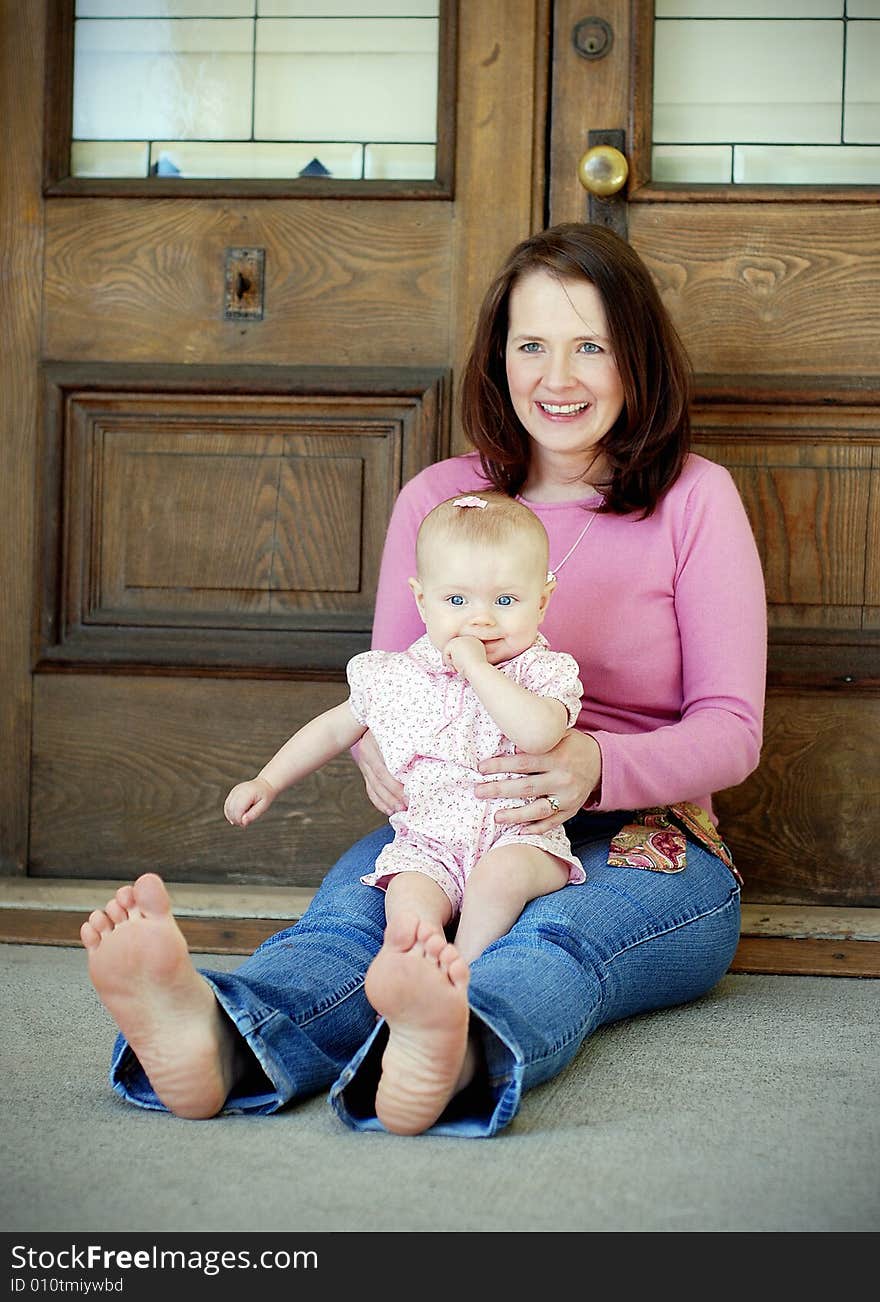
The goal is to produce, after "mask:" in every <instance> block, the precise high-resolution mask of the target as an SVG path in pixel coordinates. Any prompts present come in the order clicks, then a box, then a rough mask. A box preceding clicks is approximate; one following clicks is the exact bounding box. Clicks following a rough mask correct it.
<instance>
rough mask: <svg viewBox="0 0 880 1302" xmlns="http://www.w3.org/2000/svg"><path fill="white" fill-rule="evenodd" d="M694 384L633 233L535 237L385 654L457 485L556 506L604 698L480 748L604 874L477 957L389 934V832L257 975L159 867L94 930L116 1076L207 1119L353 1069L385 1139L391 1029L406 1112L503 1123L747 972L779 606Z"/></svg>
mask: <svg viewBox="0 0 880 1302" xmlns="http://www.w3.org/2000/svg"><path fill="white" fill-rule="evenodd" d="M688 404H689V371H688V365H687V360H686V357H685V355H684V352H683V349H682V346H681V344H680V342H679V340H678V338H677V336H676V333H675V331H674V329H673V327H672V324H671V322H670V321H669V318H668V316H667V314H666V311H665V309H664V308H663V306H662V303H661V302H660V299H659V296H658V294H657V292H656V289H655V287H654V285H653V282H652V280H651V277H650V275H649V273H648V271H647V269H646V268H645V266H644V264H643V263H642V262H641V260H640V259H639V258H638V256H637V255H636V254H635V253H634V251H633V250H632V249H631V248H630V247H629V246H628V245H627V244H626V243H625V242H623V241H622V240H620V239H619V238H617V237H616V236H615V235H613V234H612V233H611V232H609V231H607V230H605V229H604V228H602V227H598V226H588V225H580V224H570V225H564V226H559V227H555V228H552V229H550V230H548V231H545V232H542V233H540V234H538V235H535V236H533V237H532V238H531V239H529V240H526V241H524V242H523V243H522V244H520V245H518V246H517V247H516V248H515V249H514V250H513V252H512V253H511V255H510V256H509V258H508V259H507V262H506V263H505V265H504V267H503V268H502V270H501V272H500V274H499V276H498V277H497V279H496V280H495V282H494V283H493V284H492V286H491V287H490V289H489V291H488V293H487V295H486V298H485V301H484V304H483V308H482V310H481V313H480V316H479V320H478V323H477V328H476V335H475V340H474V344H473V348H472V351H471V355H470V358H469V361H468V364H467V367H466V370H465V374H464V377H463V389H462V423H463V427H464V430H465V432H466V433H467V435H468V437H469V439H470V441H471V443H472V444H473V446H474V448H475V451H474V452H473V453H471V454H468V455H467V456H464V457H455V458H451V459H449V460H447V461H444V462H441V463H438V464H437V465H434V466H431V467H429V468H428V469H426V470H424V471H423V472H421V474H419V475H417V476H416V477H415V478H414V479H413V480H411V481H410V482H409V483H408V484H407V485H406V486H405V487H404V488H403V490H402V491H401V493H400V495H399V498H398V501H397V503H396V505H395V509H394V512H393V516H392V520H391V523H390V525H389V530H388V536H387V539H386V545H385V554H384V559H383V565H382V572H381V576H380V582H379V589H378V594H377V603H376V619H375V624H374V634H373V645H374V647H378V648H381V649H386V650H402V649H403V648H405V647H406V646H408V645H409V644H410V643H411V642H412V641H413V640H414V639H415V638H416V637H417V636H418V635H419V633H420V632H421V628H420V624H419V620H418V612H417V611H416V609H415V607H414V606H413V604H412V602H411V598H410V595H409V590H408V587H407V579H408V578H409V577H410V576H411V575H412V574H414V573H415V536H416V531H417V529H418V525H419V523H420V521H421V520H422V518H423V517H424V516H425V515H426V514H427V512H428V511H429V510H430V509H431V508H432V507H433V506H435V505H436V504H437V503H438V502H440V501H442V500H444V499H446V498H448V497H451V496H454V495H455V494H458V493H467V492H473V491H475V490H479V489H481V488H482V489H486V488H487V487H490V488H495V489H497V490H500V491H502V492H504V493H506V494H508V495H509V496H518V497H520V498H521V499H522V500H523V501H525V502H526V504H527V505H528V506H529V507H530V508H531V509H532V510H533V511H534V512H535V513H536V514H537V515H538V516H539V518H540V519H541V520H542V521H543V523H544V525H545V527H546V529H547V532H548V535H549V538H550V567H551V571H552V573H553V574H554V576H555V578H556V580H557V589H556V595H555V597H554V600H553V602H552V603H551V606H550V607H549V609H548V612H547V616H546V619H545V623H544V626H543V628H544V632H545V634H546V636H547V638H548V640H549V643H550V645H551V646H552V647H553V648H555V649H556V650H561V651H566V652H568V653H570V654H571V655H573V656H574V657H575V659H576V660H577V661H578V664H579V666H580V676H581V681H582V682H583V685H584V700H583V708H582V710H581V714H580V718H579V720H578V725H577V728H575V729H572V730H570V731H569V732H567V733H566V735H565V736H564V737H563V739H562V741H560V742H559V743H558V745H556V746H555V747H554V748H553V750H551V751H549V752H548V753H547V754H544V755H529V754H518V755H516V756H514V757H512V758H511V757H510V756H506V757H499V758H497V759H494V760H489V761H485V762H484V763H483V764H482V765H481V768H482V770H483V772H484V774H485V775H486V776H487V778H488V779H489V780H488V781H487V782H486V783H485V784H478V785H477V786H476V792H477V795H479V796H483V797H486V798H490V797H497V796H505V797H507V796H509V797H515V798H518V799H519V800H520V801H522V802H523V803H522V804H521V805H520V806H518V807H515V808H508V809H505V810H502V811H500V812H499V813H498V814H497V815H496V819H497V820H498V821H499V822H510V823H523V824H528V825H529V826H530V828H531V830H532V831H534V832H535V833H540V832H543V831H545V830H548V829H551V828H554V827H556V826H558V825H559V824H560V823H561V822H563V821H564V822H565V823H566V831H567V833H568V836H569V839H570V841H571V845H572V849H573V852H574V853H575V854H576V855H577V856H578V858H579V859H580V860H581V862H582V863H583V866H584V868H585V870H586V877H587V880H586V883H585V884H584V885H582V886H579V887H565V888H563V889H562V890H560V891H557V892H555V893H554V894H552V895H549V896H544V897H542V898H540V899H536V900H533V901H532V902H531V903H530V904H528V905H527V907H526V908H525V909H524V910H523V913H522V915H521V916H520V918H519V920H518V921H517V922H516V923H515V924H514V926H513V927H512V928H511V929H510V931H509V932H508V933H507V934H506V935H504V936H503V937H501V938H500V939H499V940H498V941H496V942H495V943H494V944H492V945H490V946H489V948H488V949H487V950H486V951H485V952H484V953H483V954H482V955H481V956H480V957H479V958H478V959H477V960H476V961H475V962H474V963H473V965H472V967H471V968H470V971H469V974H468V973H463V972H462V963H461V960H460V958H458V957H457V955H456V953H455V949H454V945H450V944H446V943H445V942H443V941H442V939H438V938H437V937H430V936H426V935H425V934H423V933H420V932H419V930H418V929H417V928H415V927H410V928H409V929H408V928H407V926H406V925H401V926H398V927H396V928H394V929H389V932H388V933H387V934H386V935H385V937H384V943H383V900H382V896H381V894H380V893H379V892H377V891H371V890H369V888H366V887H364V886H362V885H361V883H360V878H361V877H362V876H365V875H367V874H368V873H369V872H370V871H371V869H372V866H373V864H374V861H375V859H376V856H377V855H378V853H379V852H380V850H381V849H382V847H383V846H384V845H385V843H386V842H387V841H388V840H389V839H390V835H391V833H390V830H389V829H387V828H382V829H380V830H379V831H377V832H375V833H373V834H372V835H371V836H368V837H366V838H365V839H364V840H363V841H361V842H360V843H359V844H357V845H356V846H354V847H353V848H352V849H351V850H350V851H349V852H348V853H347V854H346V855H345V856H344V857H343V858H342V859H341V860H340V862H339V863H338V864H337V865H336V866H335V867H334V868H333V869H332V870H331V871H330V873H329V874H328V876H327V878H326V879H325V881H324V883H323V884H322V886H321V888H320V890H319V891H318V893H317V895H316V897H315V900H314V902H313V903H312V905H311V906H310V908H309V909H308V911H307V912H306V914H305V915H304V917H303V918H302V919H301V920H300V922H299V923H298V924H297V925H296V926H295V927H294V928H291V929H289V930H287V931H284V932H281V933H280V934H279V935H277V936H274V937H272V938H271V939H270V940H269V941H268V942H267V943H266V944H265V945H264V946H262V947H261V949H259V950H258V951H257V952H256V954H254V955H253V956H252V957H251V958H250V959H248V960H247V961H246V962H245V963H244V964H243V965H242V966H241V967H240V968H239V969H237V971H235V972H232V973H205V974H202V975H199V974H197V973H196V972H195V971H194V969H193V968H192V966H191V964H190V961H189V957H188V955H187V953H186V946H185V943H184V942H183V938H182V936H180V933H179V932H178V931H177V929H176V926H175V924H174V922H173V919H172V917H171V914H170V911H169V906H168V899H167V895H166V894H165V891H164V887H163V886H162V884H161V882H160V881H159V879H158V878H156V877H154V876H151V875H148V876H147V877H145V878H142V879H140V881H139V882H138V883H136V884H135V886H134V887H123V888H121V890H120V891H119V892H117V895H116V897H115V898H114V899H113V900H111V901H110V903H109V904H108V905H107V907H106V909H105V910H103V911H98V912H96V913H94V914H92V916H91V918H90V919H89V922H88V923H86V924H85V926H84V928H83V933H82V934H83V940H84V943H85V945H86V947H87V949H88V952H89V961H90V969H91V973H92V979H93V981H94V982H95V985H96V988H97V989H98V992H99V994H100V995H101V998H102V1000H103V1001H104V1003H105V1005H106V1006H107V1007H108V1009H109V1010H110V1012H111V1013H112V1014H113V1016H114V1017H115V1018H116V1020H117V1022H118V1024H119V1025H120V1027H121V1029H122V1032H123V1033H124V1036H125V1038H122V1037H120V1039H119V1040H118V1042H117V1047H116V1051H115V1054H114V1061H113V1066H112V1068H111V1080H112V1081H113V1084H114V1087H115V1088H116V1089H117V1090H118V1091H119V1092H120V1093H121V1094H122V1095H123V1097H125V1098H127V1099H129V1100H130V1101H131V1102H134V1103H137V1104H139V1105H140V1106H144V1107H163V1106H165V1107H167V1108H169V1109H170V1110H171V1111H174V1112H176V1113H178V1114H179V1115H182V1116H200V1117H204V1116H211V1115H214V1114H215V1113H217V1112H219V1111H221V1110H224V1109H225V1110H228V1111H248V1112H272V1111H275V1110H276V1109H278V1108H279V1107H282V1106H283V1105H285V1104H286V1103H288V1102H290V1101H292V1100H293V1099H295V1098H300V1097H303V1096H305V1095H308V1094H312V1093H314V1092H315V1091H317V1090H321V1089H325V1088H327V1087H328V1086H330V1085H332V1089H331V1095H330V1097H331V1101H332V1103H333V1106H334V1108H335V1109H336V1111H337V1113H338V1114H339V1115H340V1116H341V1117H342V1118H343V1119H344V1120H345V1121H346V1122H347V1123H348V1124H350V1125H352V1126H354V1127H357V1128H362V1129H377V1128H380V1123H379V1122H378V1120H377V1118H376V1115H375V1095H376V1084H377V1080H378V1078H379V1073H380V1069H381V1060H382V1055H383V1053H384V1049H385V1045H386V1042H387V1040H388V1036H389V1028H390V1034H391V1037H392V1038H394V1037H396V1043H397V1052H396V1054H395V1066H394V1070H395V1072H396V1074H397V1079H396V1080H393V1081H388V1080H387V1078H386V1079H385V1080H384V1087H385V1092H386V1098H387V1097H388V1095H389V1093H390V1094H392V1095H393V1094H394V1091H395V1090H396V1091H397V1093H398V1095H399V1100H398V1101H399V1107H398V1109H397V1112H398V1115H399V1116H400V1117H401V1119H402V1120H401V1124H400V1125H399V1126H397V1127H396V1128H397V1129H399V1130H400V1131H402V1132H404V1133H418V1132H422V1131H425V1130H430V1131H431V1132H432V1133H441V1134H457V1135H474V1136H478V1135H491V1134H494V1133H496V1132H497V1131H498V1130H499V1129H501V1128H502V1127H504V1126H506V1125H507V1124H508V1123H509V1122H510V1120H511V1119H512V1117H513V1116H514V1115H515V1114H516V1111H517V1109H518V1107H519V1104H520V1100H521V1097H522V1093H523V1091H524V1090H527V1089H529V1088H531V1087H532V1086H534V1085H537V1084H539V1083H540V1082H541V1081H544V1080H547V1079H548V1078H549V1077H551V1076H553V1075H555V1074H556V1073H557V1072H558V1071H560V1070H561V1069H562V1068H563V1067H564V1066H565V1065H566V1064H567V1063H568V1062H570V1060H571V1059H572V1058H573V1056H574V1055H575V1053H576V1052H577V1050H578V1048H579V1047H580V1045H581V1044H582V1043H583V1041H584V1039H585V1038H586V1037H587V1036H588V1035H589V1034H590V1033H591V1031H593V1030H594V1029H595V1028H596V1027H598V1026H600V1025H603V1024H604V1023H607V1022H610V1021H614V1020H617V1019H619V1018H622V1017H627V1016H630V1015H632V1014H634V1013H639V1012H644V1011H647V1010H648V1009H653V1008H659V1007H662V1006H666V1005H673V1004H677V1003H681V1002H683V1001H685V1000H690V999H694V998H696V997H697V996H699V995H701V994H703V993H704V992H705V991H707V990H708V989H709V988H710V987H711V986H712V985H714V984H715V982H716V981H718V979H719V978H720V977H721V976H722V975H723V974H724V972H725V971H726V970H727V967H728V965H729V963H730V960H731V957H732V955H733V953H734V950H735V948H736V944H737V939H738V933H739V884H738V879H737V875H736V872H735V869H733V867H732V863H731V861H730V858H729V854H728V852H727V850H726V847H725V846H724V844H723V842H722V841H721V839H720V837H719V836H718V835H717V833H716V832H715V828H714V815H713V811H712V793H713V792H714V791H718V790H721V789H723V788H725V787H729V786H733V785H735V784H737V783H739V782H741V781H742V780H743V779H744V778H745V777H746V776H747V775H748V774H749V773H750V772H751V771H752V770H753V769H754V768H755V766H756V765H757V762H758V757H759V752H760V745H761V720H762V713H763V691H764V676H765V648H766V623H765V602H764V589H763V581H762V575H761V568H760V563H759V560H758V556H757V552H756V549H755V545H754V540H753V537H752V534H751V531H750V529H749V525H748V521H747V519H746V515H745V512H744V510H743V507H742V503H741V501H740V499H739V496H738V494H737V492H736V489H735V487H734V484H733V481H732V480H731V478H730V476H729V474H728V473H727V471H726V470H724V469H723V468H721V467H719V466H716V465H714V464H713V463H711V462H708V461H706V460H704V459H702V458H700V457H696V456H693V455H691V454H690V453H689V414H688ZM358 763H359V765H360V768H361V770H362V772H363V774H364V778H365V782H366V786H367V791H368V794H369V796H370V798H371V800H372V801H373V803H374V804H375V805H376V807H377V808H379V809H381V810H382V811H383V812H385V813H387V814H391V813H392V812H394V811H395V810H396V809H399V808H401V807H402V804H403V788H402V787H401V786H400V784H399V783H397V782H395V781H394V779H393V778H392V777H391V775H390V774H389V773H388V770H387V769H386V767H385V765H384V763H383V761H382V757H381V755H380V753H379V751H378V748H377V747H376V745H375V743H374V742H373V741H372V738H371V736H370V734H369V733H368V734H367V735H366V736H365V738H364V740H363V741H362V743H361V746H360V751H359V755H358ZM499 772H504V773H506V774H507V775H508V776H506V777H505V778H503V779H493V778H492V776H491V775H493V774H496V773H499ZM368 969H369V972H370V979H369V999H368V998H367V997H366V995H365V993H364V981H365V976H366V974H367V971H368ZM376 1013H379V1015H380V1017H379V1019H378V1020H377V1017H376ZM130 1046H131V1047H130ZM135 1054H137V1056H135ZM402 1063H406V1064H407V1065H406V1069H404V1067H403V1066H402V1065H401V1064H402ZM386 1066H387V1064H386ZM386 1077H387V1073H386ZM438 1082H439V1084H438ZM386 1111H387V1109H386Z"/></svg>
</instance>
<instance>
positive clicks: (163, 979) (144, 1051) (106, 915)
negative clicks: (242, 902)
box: [80, 873, 236, 1118]
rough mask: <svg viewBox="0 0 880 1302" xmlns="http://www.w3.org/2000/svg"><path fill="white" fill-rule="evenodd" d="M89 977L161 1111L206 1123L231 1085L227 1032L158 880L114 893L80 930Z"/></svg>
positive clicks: (231, 1046)
mask: <svg viewBox="0 0 880 1302" xmlns="http://www.w3.org/2000/svg"><path fill="white" fill-rule="evenodd" d="M80 936H81V938H82V942H83V944H84V945H85V947H86V950H87V951H88V960H89V975H90V977H91V979H92V984H93V985H94V987H95V989H96V990H97V992H98V995H99V996H100V999H101V1002H102V1003H103V1005H104V1007H105V1008H106V1009H107V1011H108V1012H109V1013H110V1015H111V1017H112V1018H113V1019H114V1021H115V1022H116V1023H117V1025H118V1026H119V1029H120V1030H121V1031H122V1034H123V1035H124V1036H125V1038H126V1039H127V1040H128V1042H129V1044H130V1045H131V1048H132V1050H133V1051H134V1053H135V1054H136V1055H137V1057H138V1059H139V1061H140V1064H141V1066H142V1067H143V1069H144V1071H145V1072H146V1074H147V1076H148V1077H149V1080H150V1083H151V1085H152V1086H153V1089H154V1090H155V1091H156V1093H157V1094H158V1096H159V1098H160V1099H161V1100H162V1102H163V1103H164V1104H165V1106H166V1107H167V1108H168V1109H169V1110H170V1111H171V1112H174V1113H176V1114H177V1115H178V1116H180V1117H190V1118H200V1117H213V1116H215V1115H216V1113H218V1112H219V1111H220V1109H221V1108H222V1107H223V1104H224V1103H225V1101H226V1096H227V1094H228V1093H229V1090H230V1089H231V1087H232V1084H233V1083H234V1065H235V1061H236V1047H235V1041H236V1036H235V1032H234V1031H233V1029H232V1026H231V1024H230V1023H229V1022H227V1020H226V1016H225V1014H224V1013H223V1011H222V1009H221V1008H220V1006H219V1004H218V1003H217V1001H216V999H215V998H214V993H213V991H212V990H211V987H210V986H209V985H208V983H207V982H206V981H205V980H204V979H203V978H202V977H201V976H199V974H198V973H197V972H196V970H195V968H194V967H193V965H192V962H191V961H190V956H189V950H188V948H187V944H186V941H185V939H184V937H183V934H182V932H181V931H180V928H179V927H178V925H177V923H176V922H175V920H174V916H173V914H172V913H171V901H170V899H169V898H168V892H167V891H166V889H165V885H164V883H163V881H162V879H161V878H160V877H157V876H156V874H155V873H146V874H145V875H144V876H143V877H139V878H138V880H137V881H136V882H135V883H134V885H133V886H121V887H120V888H119V890H118V891H117V892H116V895H115V897H114V898H113V899H112V900H110V901H109V903H108V904H107V907H106V908H105V909H103V910H96V911H95V912H94V913H92V914H91V916H90V917H89V920H88V922H85V923H83V925H82V927H81V928H80Z"/></svg>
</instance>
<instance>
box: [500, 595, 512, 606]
mask: <svg viewBox="0 0 880 1302" xmlns="http://www.w3.org/2000/svg"><path fill="white" fill-rule="evenodd" d="M498 605H499V606H512V605H513V597H508V596H503V597H499V598H498Z"/></svg>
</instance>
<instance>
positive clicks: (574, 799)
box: [474, 729, 602, 832]
mask: <svg viewBox="0 0 880 1302" xmlns="http://www.w3.org/2000/svg"><path fill="white" fill-rule="evenodd" d="M480 772H481V773H521V774H522V775H523V776H522V777H516V778H504V779H502V780H501V781H498V782H481V783H479V784H478V785H477V786H476V787H474V793H475V794H476V795H477V796H479V797H480V798H481V799H487V800H492V799H494V798H495V797H496V796H510V797H514V798H515V799H518V800H523V801H525V802H526V803H525V804H523V805H522V806H519V807H516V808H512V809H499V810H497V811H496V813H495V822H496V823H500V824H505V823H508V824H509V823H527V824H528V826H529V831H530V832H547V831H549V830H550V828H552V827H558V826H559V824H560V823H563V822H565V820H566V819H567V818H572V817H573V816H574V815H575V814H576V813H577V812H578V810H579V809H582V808H583V805H584V802H585V801H586V800H588V799H589V797H590V796H591V795H592V793H593V792H594V791H595V790H596V788H597V787H598V785H599V783H600V781H601V779H602V752H601V751H600V749H599V743H598V742H597V741H596V740H595V738H594V737H591V736H590V734H589V733H586V732H577V731H576V730H575V729H571V730H570V731H569V732H567V733H566V734H565V736H564V737H563V738H562V740H561V741H559V742H557V743H556V745H555V746H554V747H553V749H552V750H549V751H547V753H546V755H519V754H517V755H494V756H493V757H492V759H488V760H483V761H482V763H481V764H480ZM548 796H552V797H553V799H554V801H555V802H556V804H558V806H559V808H558V809H554V807H553V805H551V804H550V802H549V801H548V799H547V797H548Z"/></svg>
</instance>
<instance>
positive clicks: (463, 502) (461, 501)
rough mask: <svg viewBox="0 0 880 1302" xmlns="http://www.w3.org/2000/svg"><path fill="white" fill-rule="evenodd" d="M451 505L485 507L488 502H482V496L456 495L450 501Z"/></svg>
mask: <svg viewBox="0 0 880 1302" xmlns="http://www.w3.org/2000/svg"><path fill="white" fill-rule="evenodd" d="M452 505H453V506H481V507H486V506H488V505H489V503H488V502H484V501H483V499H482V497H457V498H456V499H455V501H454V502H453V503H452Z"/></svg>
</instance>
